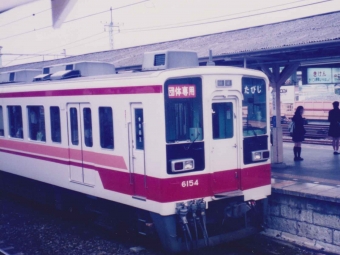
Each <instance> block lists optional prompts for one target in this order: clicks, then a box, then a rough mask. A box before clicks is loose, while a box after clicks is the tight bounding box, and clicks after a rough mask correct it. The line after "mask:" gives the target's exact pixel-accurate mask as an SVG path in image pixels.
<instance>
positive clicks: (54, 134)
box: [50, 106, 61, 143]
mask: <svg viewBox="0 0 340 255" xmlns="http://www.w3.org/2000/svg"><path fill="white" fill-rule="evenodd" d="M50 118H51V138H52V141H53V142H55V143H61V128H60V110H59V107H58V106H51V107H50Z"/></svg>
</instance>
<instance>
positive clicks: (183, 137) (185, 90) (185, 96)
mask: <svg viewBox="0 0 340 255" xmlns="http://www.w3.org/2000/svg"><path fill="white" fill-rule="evenodd" d="M164 101H165V124H166V142H167V143H174V142H180V141H188V142H196V141H201V140H203V113H202V80H201V78H181V79H170V80H168V81H166V83H165V87H164Z"/></svg>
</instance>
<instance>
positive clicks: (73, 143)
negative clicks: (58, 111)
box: [67, 103, 94, 185]
mask: <svg viewBox="0 0 340 255" xmlns="http://www.w3.org/2000/svg"><path fill="white" fill-rule="evenodd" d="M67 112H68V139H69V142H68V144H69V158H70V161H71V163H70V179H71V181H74V182H79V183H84V184H89V185H94V172H93V171H91V170H90V169H86V168H85V167H84V157H85V153H84V149H86V148H88V147H92V146H93V141H92V116H91V108H90V107H89V104H86V103H81V104H79V103H72V104H68V105H67Z"/></svg>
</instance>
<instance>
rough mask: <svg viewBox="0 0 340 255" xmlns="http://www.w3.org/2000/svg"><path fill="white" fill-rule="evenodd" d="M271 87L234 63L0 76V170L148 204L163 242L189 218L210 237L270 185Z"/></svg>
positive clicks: (181, 242) (176, 240)
mask: <svg viewBox="0 0 340 255" xmlns="http://www.w3.org/2000/svg"><path fill="white" fill-rule="evenodd" d="M267 92H268V80H267V78H266V76H265V75H264V74H263V73H261V72H259V71H255V70H249V69H242V68H233V67H191V68H177V69H169V70H161V71H152V72H139V73H128V74H117V75H108V76H98V77H86V78H75V79H71V80H62V81H53V82H41V83H31V84H24V85H4V86H0V162H1V163H0V171H3V172H7V173H11V174H15V175H19V176H22V177H26V178H29V179H33V180H36V181H39V182H43V183H47V184H50V185H53V186H56V187H61V188H64V189H67V190H71V191H75V192H78V193H81V194H85V195H87V196H92V197H96V198H102V199H105V200H107V201H112V202H115V203H120V204H124V205H127V206H130V207H133V208H136V209H139V210H143V211H146V212H148V213H150V220H151V221H153V223H154V226H155V229H156V231H157V232H158V235H159V236H160V239H161V241H162V243H163V245H164V246H165V247H166V249H167V250H171V251H180V250H183V247H184V248H185V246H187V247H188V242H189V246H190V240H192V239H195V238H194V236H195V235H194V234H193V233H195V231H194V230H193V226H194V225H195V229H196V233H197V226H196V223H197V224H198V225H200V226H201V230H199V231H200V234H198V235H197V236H196V237H197V238H198V239H200V241H201V242H205V243H206V244H208V243H209V242H210V244H212V243H218V242H219V241H217V240H220V239H221V240H222V238H220V237H221V235H224V236H226V235H227V234H228V231H222V232H221V233H222V234H221V233H215V236H217V237H216V238H215V239H213V233H211V232H212V231H213V228H211V229H212V230H210V229H209V224H210V222H214V223H217V224H219V225H220V226H223V223H222V220H224V219H225V218H230V219H234V218H240V217H241V218H242V217H243V218H244V217H246V218H247V215H248V211H251V210H252V209H253V207H254V205H255V202H256V201H259V200H262V199H265V198H266V197H267V196H268V195H270V193H271V185H270V183H271V177H270V156H269V138H268V134H269V130H268V128H269V107H268V95H267ZM248 216H249V215H248ZM209 217H210V218H209ZM243 218H242V219H243ZM196 219H197V221H196ZM220 219H221V221H220ZM231 221H233V220H231ZM242 221H243V223H244V222H245V225H244V226H242V227H243V228H246V227H247V224H248V223H247V220H245V221H244V220H242ZM223 228H224V227H223ZM182 230H183V231H182ZM226 239H228V238H226ZM185 240H187V241H185ZM188 240H189V241H188Z"/></svg>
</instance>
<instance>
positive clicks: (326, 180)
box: [272, 143, 340, 186]
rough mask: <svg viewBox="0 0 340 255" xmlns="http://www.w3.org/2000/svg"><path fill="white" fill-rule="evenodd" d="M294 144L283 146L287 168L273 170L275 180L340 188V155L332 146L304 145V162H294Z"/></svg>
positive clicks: (302, 155)
mask: <svg viewBox="0 0 340 255" xmlns="http://www.w3.org/2000/svg"><path fill="white" fill-rule="evenodd" d="M293 146H294V144H293V143H284V144H283V156H284V162H285V164H286V166H287V167H285V168H275V167H273V168H272V177H273V178H274V179H281V180H290V181H298V182H307V183H314V184H326V185H339V186H340V155H333V149H332V147H331V146H330V145H315V144H302V153H301V157H302V158H304V160H303V161H294V160H293V158H294V156H293Z"/></svg>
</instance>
